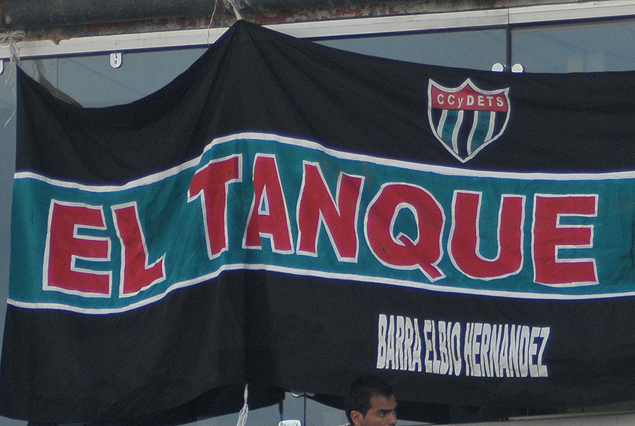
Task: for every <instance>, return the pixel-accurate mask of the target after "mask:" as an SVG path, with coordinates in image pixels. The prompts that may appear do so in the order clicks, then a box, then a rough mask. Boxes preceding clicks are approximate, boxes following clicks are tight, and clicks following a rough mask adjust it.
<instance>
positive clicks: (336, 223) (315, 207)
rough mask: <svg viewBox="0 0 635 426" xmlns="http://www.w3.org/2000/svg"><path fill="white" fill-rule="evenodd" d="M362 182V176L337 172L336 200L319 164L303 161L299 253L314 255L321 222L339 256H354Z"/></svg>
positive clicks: (348, 259)
mask: <svg viewBox="0 0 635 426" xmlns="http://www.w3.org/2000/svg"><path fill="white" fill-rule="evenodd" d="M363 183H364V178H363V177H360V176H351V175H347V174H344V173H340V176H339V179H338V182H337V191H336V197H337V203H336V202H335V201H334V200H333V196H332V195H331V192H330V191H329V189H328V187H327V186H326V182H325V181H324V176H323V175H322V170H321V169H320V166H319V164H317V163H316V164H312V163H308V162H304V175H303V178H302V189H301V191H300V199H299V200H298V211H297V215H298V229H299V234H298V254H306V255H309V256H316V257H317V245H318V236H319V233H320V228H321V225H322V224H324V227H325V228H326V231H327V233H328V235H329V238H330V240H331V244H332V245H333V248H334V249H335V253H336V254H337V258H338V260H340V261H343V262H355V261H356V260H357V254H358V252H359V237H358V235H357V218H358V215H359V203H360V199H361V195H362V187H363Z"/></svg>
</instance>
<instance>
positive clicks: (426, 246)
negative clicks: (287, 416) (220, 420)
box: [0, 21, 635, 424]
mask: <svg viewBox="0 0 635 426" xmlns="http://www.w3.org/2000/svg"><path fill="white" fill-rule="evenodd" d="M634 94H635V73H610V74H608V73H606V74H605V73H599V74H585V75H582V74H580V75H577V74H570V75H531V74H524V75H518V74H511V73H490V72H482V71H473V70H461V69H449V68H442V67H432V66H424V65H418V64H410V63H405V62H396V61H390V60H384V59H379V58H372V57H366V56H362V55H356V54H351V53H347V52H342V51H338V50H334V49H329V48H326V47H323V46H319V45H316V44H314V43H311V42H309V41H305V40H298V39H294V38H292V37H288V36H284V35H281V34H278V33H275V32H272V31H270V30H266V29H263V28H260V27H257V26H255V25H253V24H249V23H246V22H242V21H240V22H238V23H237V24H235V25H234V26H233V27H232V28H231V29H229V30H228V31H227V33H226V34H225V35H224V36H223V37H222V38H221V39H220V40H219V41H218V42H217V43H216V44H215V45H213V46H212V47H210V49H209V51H208V52H207V53H205V54H204V55H203V56H202V57H201V58H200V59H199V60H198V61H197V62H196V63H195V64H194V65H193V66H192V67H191V68H190V69H189V70H187V71H186V72H185V73H184V74H182V75H181V76H179V77H177V78H176V79H175V80H174V81H173V82H172V83H170V84H169V85H168V86H166V87H165V88H163V89H161V90H160V91H158V92H157V93H155V94H153V95H151V96H148V97H146V98H144V99H141V100H139V101H137V102H134V103H132V104H129V105H122V106H115V107H109V108H101V109H86V108H81V107H78V106H74V105H70V104H67V103H64V102H63V101H61V100H59V99H57V98H55V97H53V96H52V95H51V94H49V93H48V92H47V91H46V90H45V89H44V88H43V87H41V86H40V85H39V84H37V83H36V82H35V81H33V80H32V79H31V78H29V77H28V76H26V74H24V72H22V71H19V72H18V141H17V142H18V145H17V166H16V176H15V183H14V201H13V214H12V260H11V283H10V296H9V302H8V303H9V306H8V311H7V320H6V330H5V337H4V347H3V354H2V369H1V375H0V413H1V414H2V415H5V416H9V417H15V418H21V419H28V420H30V421H36V422H59V423H70V422H95V423H121V424H126V423H143V422H148V423H156V422H168V423H169V422H182V421H189V420H193V419H195V418H196V417H197V416H203V415H216V414H220V413H225V412H232V411H237V410H239V409H240V407H241V406H242V397H243V393H242V392H243V388H244V385H245V384H247V383H249V389H250V406H251V407H252V408H254V407H258V406H264V405H269V404H273V403H276V402H278V401H279V400H280V399H281V398H282V396H283V392H284V391H285V390H287V391H299V392H307V393H311V394H317V395H318V398H321V399H322V400H324V401H327V402H332V403H334V404H335V405H338V404H339V403H338V402H337V401H338V398H339V397H340V396H341V395H342V394H343V393H344V391H345V390H346V388H347V386H348V384H349V382H350V381H351V379H352V378H353V377H354V376H356V375H358V374H361V373H376V374H379V375H381V376H383V377H385V378H387V379H388V380H389V381H390V382H391V383H392V385H393V387H394V388H395V392H396V395H397V398H398V400H399V401H400V406H404V407H414V412H415V413H414V415H413V416H411V417H415V418H418V419H419V420H436V421H442V420H444V419H445V420H447V419H448V416H447V413H445V414H440V413H441V412H443V409H441V408H442V407H446V406H449V405H452V406H496V407H503V408H515V407H528V408H535V409H542V410H546V409H552V408H554V407H566V406H583V405H594V404H604V403H611V402H618V401H623V400H629V399H635V385H634V384H633V380H632V377H633V376H634V375H635V335H634V334H633V333H632V332H631V330H630V325H631V323H632V322H633V321H635V314H634V312H635V299H634V298H633V297H634V295H635V267H634V265H633V259H634V256H633V241H634V237H633V236H634V235H635V226H634V221H633V218H634V217H635V190H633V188H635V185H634V184H635V144H633V140H634V139H635V128H634V127H633V123H635V102H634V101H633V99H635V96H634ZM333 401H335V402H333ZM157 419H159V420H157Z"/></svg>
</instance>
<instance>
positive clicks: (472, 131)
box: [428, 78, 510, 163]
mask: <svg viewBox="0 0 635 426" xmlns="http://www.w3.org/2000/svg"><path fill="white" fill-rule="evenodd" d="M509 112H510V103H509V87H507V88H505V89H499V90H482V89H479V88H478V87H476V85H475V84H474V83H472V81H471V80H470V79H469V78H468V79H467V80H465V82H464V83H463V84H461V85H460V86H459V87H453V88H451V87H444V86H441V85H440V84H438V83H436V82H434V81H432V80H430V81H429V83H428V121H429V123H430V128H431V129H432V133H433V134H434V136H435V137H436V138H437V139H438V140H439V141H440V142H441V143H442V144H443V146H444V147H445V148H446V149H447V150H448V151H450V153H451V154H452V155H454V156H455V157H456V158H457V159H458V160H459V161H461V162H462V163H465V162H467V161H468V160H470V159H472V158H474V156H475V155H476V154H478V152H479V151H481V150H482V149H483V148H485V147H486V146H487V145H489V144H490V143H492V142H494V141H495V140H497V139H498V138H499V137H500V136H501V135H502V134H503V132H504V131H505V128H506V127H507V122H508V120H509Z"/></svg>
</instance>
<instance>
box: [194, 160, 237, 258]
mask: <svg viewBox="0 0 635 426" xmlns="http://www.w3.org/2000/svg"><path fill="white" fill-rule="evenodd" d="M241 180H242V156H241V155H240V154H237V155H232V156H229V157H225V158H222V159H218V160H214V161H211V162H209V163H208V164H207V165H206V166H204V167H202V168H200V169H199V170H197V171H196V173H195V174H194V177H193V178H192V183H191V184H190V188H189V190H188V192H187V202H188V203H189V202H191V201H193V200H195V199H196V198H199V197H200V198H201V208H202V209H203V225H204V227H205V241H206V242H207V255H208V256H209V258H210V259H214V258H215V257H217V256H219V255H220V254H221V253H222V252H224V251H226V250H227V249H228V244H229V243H228V239H229V238H228V236H227V192H228V187H229V184H230V183H233V182H240V181H241Z"/></svg>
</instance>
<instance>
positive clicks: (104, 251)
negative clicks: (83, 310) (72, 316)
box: [43, 200, 112, 297]
mask: <svg viewBox="0 0 635 426" xmlns="http://www.w3.org/2000/svg"><path fill="white" fill-rule="evenodd" d="M105 229H106V223H105V219H104V211H103V207H102V206H89V205H86V204H79V203H62V202H60V201H56V200H52V201H51V206H50V210H49V220H48V230H47V235H46V248H45V254H44V274H43V279H44V283H43V287H44V290H58V291H62V292H64V293H70V294H79V295H90V296H97V297H108V296H109V295H110V294H111V280H112V272H111V271H99V270H91V269H88V268H81V267H78V266H77V261H78V260H80V261H93V262H106V261H110V239H109V238H107V237H96V236H92V235H88V234H87V233H86V232H84V233H83V234H82V232H81V231H82V230H84V231H85V230H105Z"/></svg>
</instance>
